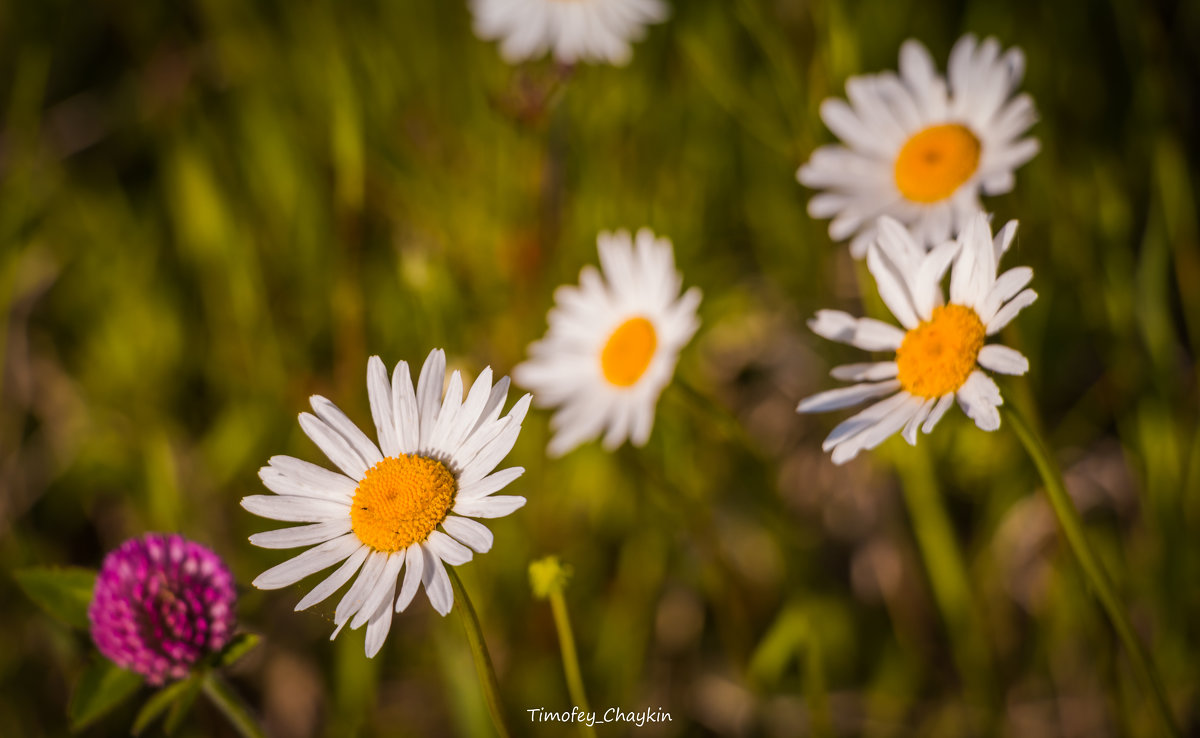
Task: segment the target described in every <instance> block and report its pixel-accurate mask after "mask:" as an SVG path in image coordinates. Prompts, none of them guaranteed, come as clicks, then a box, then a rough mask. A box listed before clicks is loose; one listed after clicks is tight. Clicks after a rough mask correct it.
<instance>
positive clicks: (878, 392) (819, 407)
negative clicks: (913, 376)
mask: <svg viewBox="0 0 1200 738" xmlns="http://www.w3.org/2000/svg"><path fill="white" fill-rule="evenodd" d="M898 389H900V380H898V379H893V380H889V381H886V382H879V383H877V384H856V385H853V386H850V387H839V388H838V389H834V390H827V391H825V392H821V393H819V394H816V395H813V396H812V397H806V398H805V399H803V400H801V401H800V404H799V405H798V406H797V407H796V412H798V413H823V412H826V411H828V410H837V409H839V408H843V407H850V406H851V405H857V404H859V403H860V402H864V401H866V400H869V399H871V398H874V397H880V396H882V395H886V394H889V393H891V392H895V391H896V390H898Z"/></svg>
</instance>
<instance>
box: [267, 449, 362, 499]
mask: <svg viewBox="0 0 1200 738" xmlns="http://www.w3.org/2000/svg"><path fill="white" fill-rule="evenodd" d="M258 477H259V479H261V480H262V482H263V484H264V485H265V486H266V488H267V489H269V490H271V491H272V492H274V493H275V494H278V495H296V496H297V497H312V498H313V499H317V500H339V501H342V502H350V500H351V499H353V498H354V492H355V491H356V490H357V489H358V482H355V481H354V480H353V479H351V478H350V477H347V476H346V475H344V474H338V473H337V472H332V471H329V470H328V469H322V468H321V467H319V466H317V465H316V464H309V463H308V462H307V461H301V460H300V459H293V458H291V457H289V456H273V457H271V461H270V465H269V466H264V467H263V468H261V469H259V470H258Z"/></svg>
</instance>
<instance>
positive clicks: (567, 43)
mask: <svg viewBox="0 0 1200 738" xmlns="http://www.w3.org/2000/svg"><path fill="white" fill-rule="evenodd" d="M470 5H471V12H472V13H473V14H474V16H475V35H477V36H479V37H480V38H482V39H486V40H498V41H499V42H500V55H501V56H502V57H504V60H505V61H507V62H509V63H510V64H514V63H517V62H520V61H524V60H526V59H534V58H537V57H540V56H542V55H543V54H545V53H546V52H547V51H549V52H551V53H552V54H553V55H554V59H555V61H558V62H560V63H562V64H574V63H575V62H603V63H608V64H615V65H618V66H620V65H624V64H627V63H628V62H629V60H630V58H631V57H632V56H633V51H632V49H631V48H630V42H633V41H637V40H639V39H641V38H642V37H643V36H644V35H645V33H646V26H648V25H650V24H652V23H661V22H662V21H664V20H666V18H667V16H668V15H669V14H670V8H669V6H668V5H667V4H666V3H665V2H663V0H471V1H470Z"/></svg>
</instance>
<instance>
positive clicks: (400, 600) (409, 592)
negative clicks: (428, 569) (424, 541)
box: [396, 543, 425, 612]
mask: <svg viewBox="0 0 1200 738" xmlns="http://www.w3.org/2000/svg"><path fill="white" fill-rule="evenodd" d="M404 563H405V565H406V566H405V568H404V583H403V584H402V585H400V594H399V595H398V596H397V597H396V612H404V610H405V609H406V608H407V607H408V604H409V603H410V602H412V598H413V595H415V594H416V593H417V589H418V588H419V587H420V586H421V575H422V572H424V571H425V554H424V553H422V551H421V544H419V543H414V544H413V545H411V546H409V547H408V548H406V549H405V550H404Z"/></svg>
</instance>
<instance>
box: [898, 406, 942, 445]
mask: <svg viewBox="0 0 1200 738" xmlns="http://www.w3.org/2000/svg"><path fill="white" fill-rule="evenodd" d="M936 403H937V400H936V399H929V400H926V401H925V402H924V403H922V404H921V407H920V409H919V410H917V412H916V414H914V415H913V416H912V418H910V419H909V421H908V422H907V423H905V424H904V430H902V431H900V435H902V436H904V440H905V441H908V445H909V446H916V445H917V431H919V430H920V429H921V422H922V421H924V420H925V418H927V417H929V412H930V411H931V410H933V406H934V405H935V404H936Z"/></svg>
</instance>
